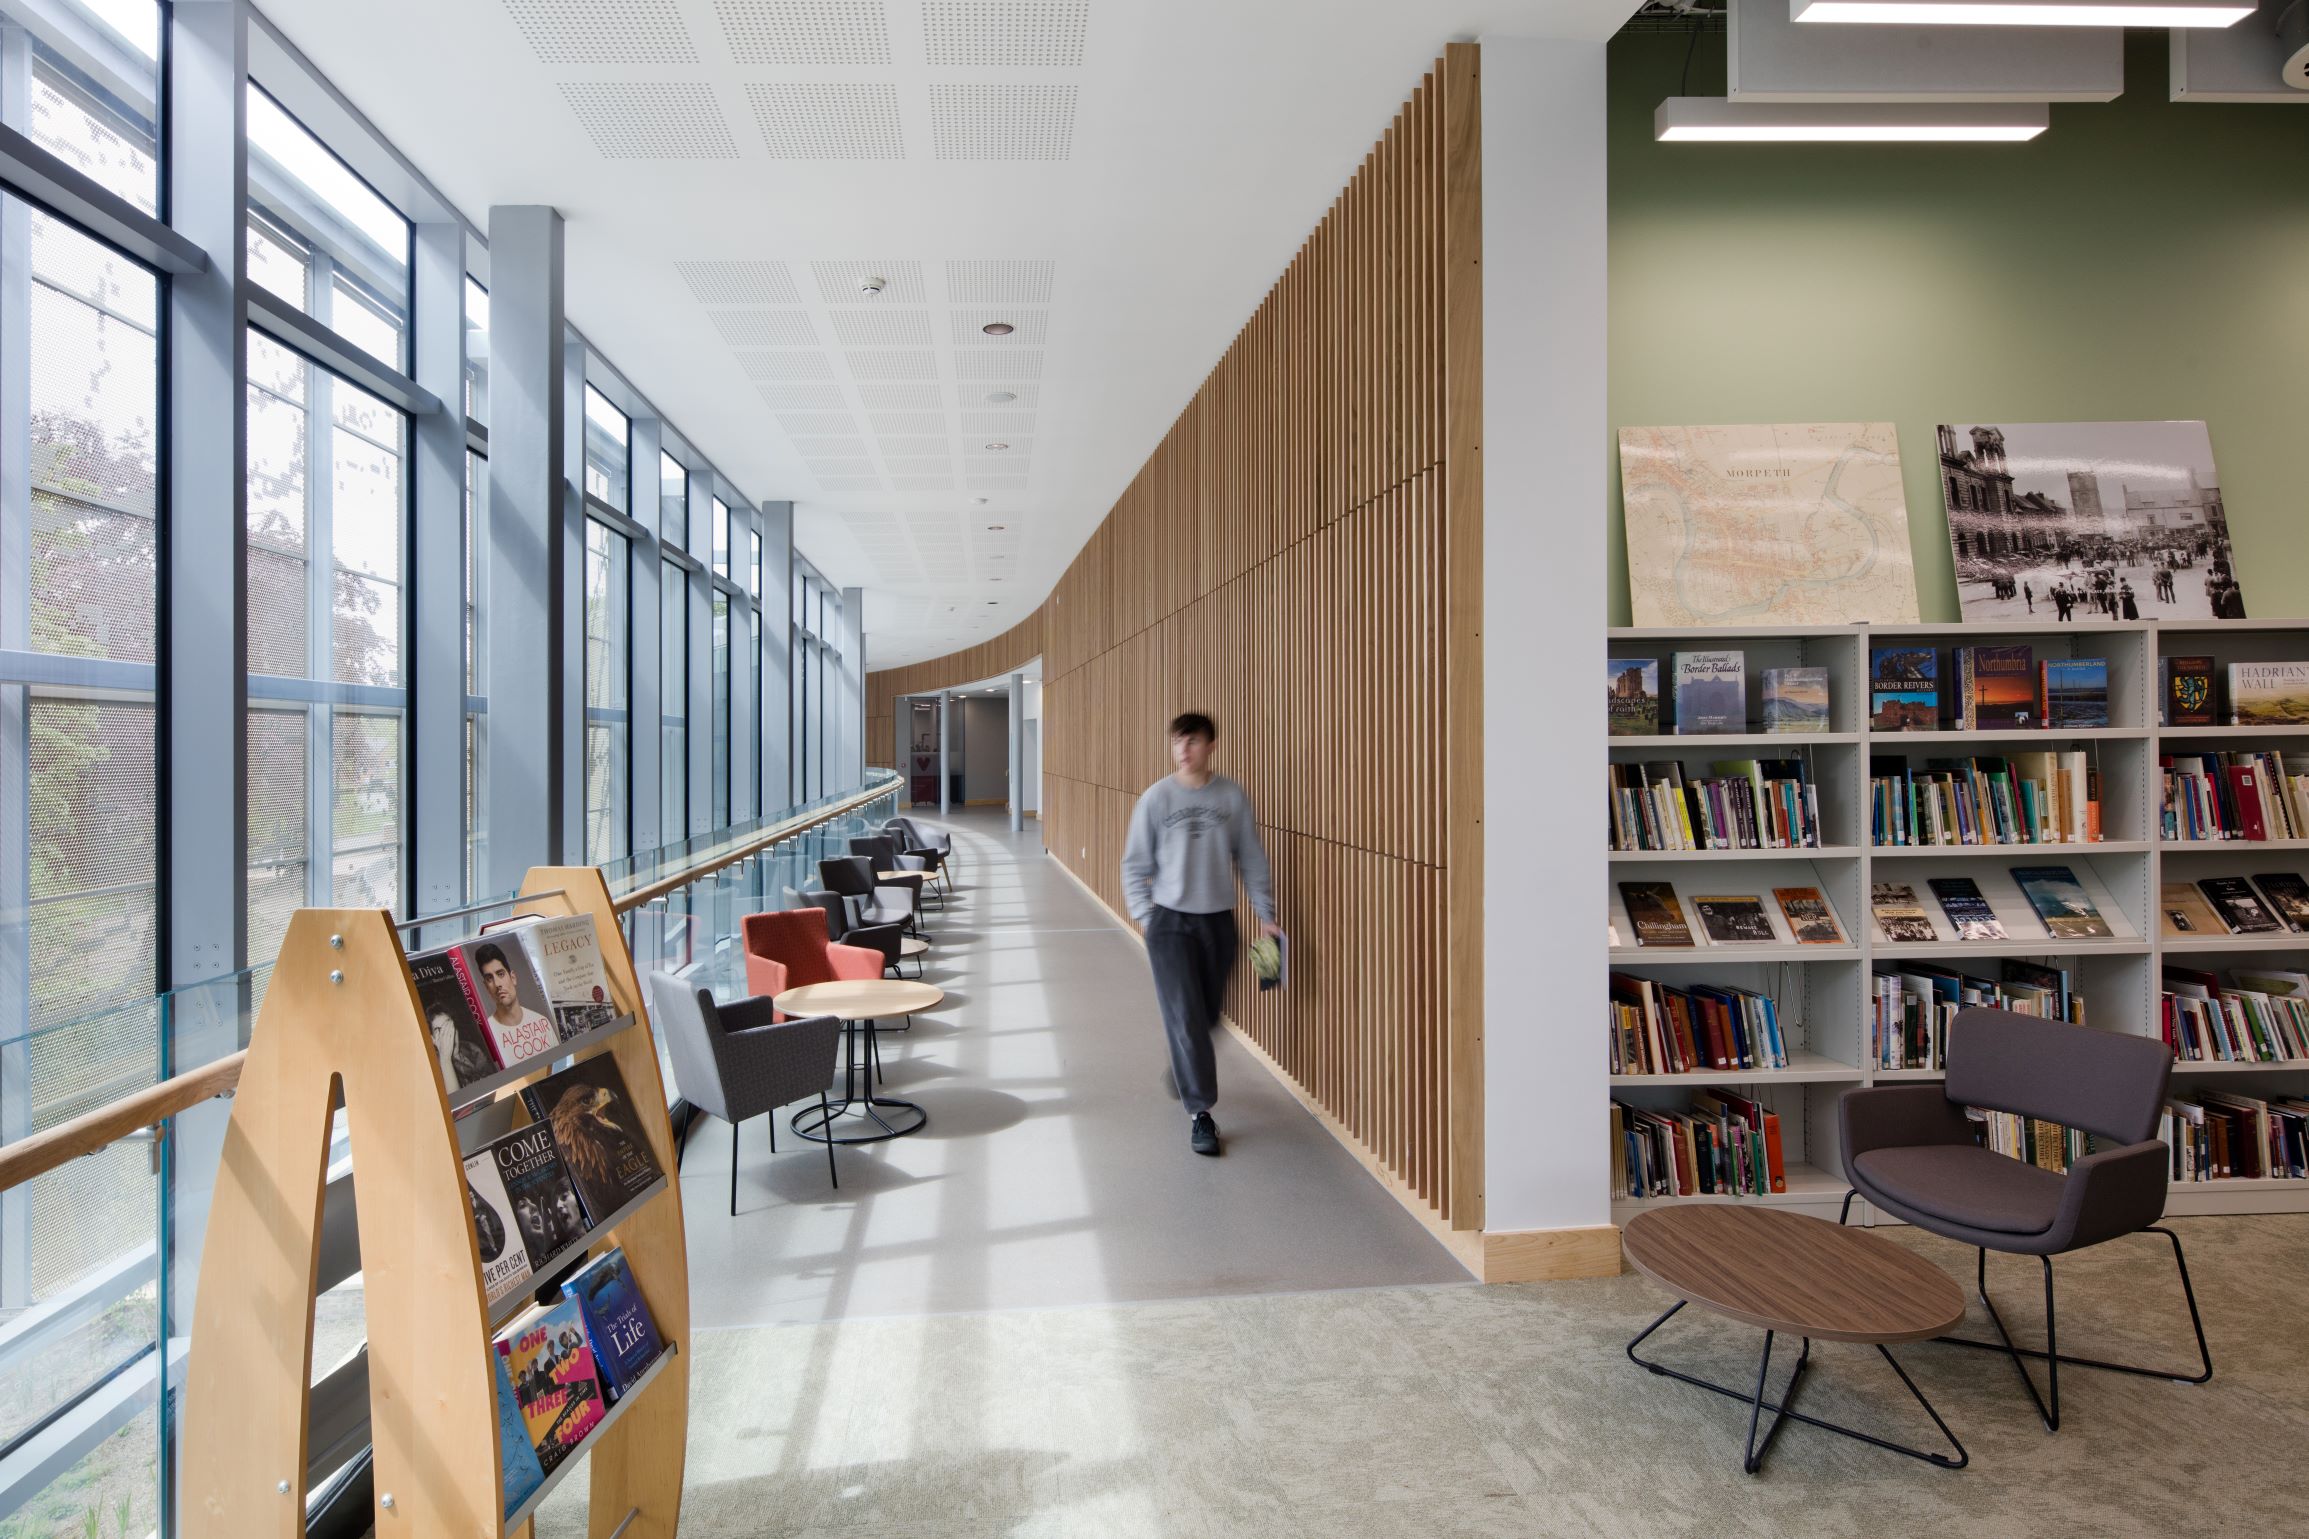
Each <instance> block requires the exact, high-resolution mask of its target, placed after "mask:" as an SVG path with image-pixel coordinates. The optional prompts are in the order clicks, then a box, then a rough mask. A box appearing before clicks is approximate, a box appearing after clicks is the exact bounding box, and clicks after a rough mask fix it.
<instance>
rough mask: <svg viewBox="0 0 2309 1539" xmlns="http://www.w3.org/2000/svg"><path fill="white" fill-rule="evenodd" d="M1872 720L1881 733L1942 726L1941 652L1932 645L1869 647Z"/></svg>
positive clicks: (1931, 730)
mask: <svg viewBox="0 0 2309 1539" xmlns="http://www.w3.org/2000/svg"><path fill="white" fill-rule="evenodd" d="M1868 722H1869V725H1870V726H1872V727H1874V728H1875V729H1876V730H1877V731H1878V732H1934V731H1937V730H1939V727H1940V654H1939V653H1938V652H1936V651H1934V650H1933V649H1932V648H1931V647H1871V648H1869V649H1868Z"/></svg>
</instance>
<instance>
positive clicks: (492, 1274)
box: [465, 1149, 530, 1304]
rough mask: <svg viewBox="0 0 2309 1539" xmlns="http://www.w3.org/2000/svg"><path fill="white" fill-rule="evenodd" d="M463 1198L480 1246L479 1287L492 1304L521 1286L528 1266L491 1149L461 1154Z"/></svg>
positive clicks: (510, 1206)
mask: <svg viewBox="0 0 2309 1539" xmlns="http://www.w3.org/2000/svg"><path fill="white" fill-rule="evenodd" d="M465 1199H466V1201H467V1202H469V1203H471V1204H472V1206H473V1237H474V1239H475V1240H477V1241H479V1242H480V1246H481V1288H482V1291H483V1292H484V1293H486V1294H488V1295H489V1302H490V1303H492V1304H494V1303H496V1302H497V1301H498V1300H499V1299H501V1298H503V1297H505V1296H506V1295H507V1294H509V1293H511V1292H512V1291H513V1290H514V1289H516V1288H518V1287H520V1286H521V1284H522V1282H523V1281H524V1280H525V1279H526V1278H527V1277H528V1276H529V1272H530V1267H529V1247H528V1245H527V1244H526V1243H524V1242H523V1240H522V1237H521V1221H520V1220H519V1219H517V1218H516V1217H514V1214H513V1200H512V1198H510V1197H508V1196H507V1195H506V1193H505V1179H504V1177H503V1176H501V1175H499V1174H498V1170H497V1156H496V1154H495V1152H494V1151H493V1150H490V1149H483V1150H480V1151H479V1152H477V1153H474V1154H468V1155H466V1156H465Z"/></svg>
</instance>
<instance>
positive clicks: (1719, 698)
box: [1675, 652, 1748, 736]
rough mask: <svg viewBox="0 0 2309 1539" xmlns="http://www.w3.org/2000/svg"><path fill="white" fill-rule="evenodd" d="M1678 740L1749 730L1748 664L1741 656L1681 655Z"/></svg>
mask: <svg viewBox="0 0 2309 1539" xmlns="http://www.w3.org/2000/svg"><path fill="white" fill-rule="evenodd" d="M1675 670H1676V732H1677V734H1678V735H1679V736H1688V735H1690V734H1692V733H1706V732H1745V731H1747V730H1748V660H1747V655H1746V654H1745V653H1741V652H1678V653H1676V654H1675Z"/></svg>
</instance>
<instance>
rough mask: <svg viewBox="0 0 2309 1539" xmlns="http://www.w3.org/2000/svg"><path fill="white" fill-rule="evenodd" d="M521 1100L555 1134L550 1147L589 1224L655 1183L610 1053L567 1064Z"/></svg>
mask: <svg viewBox="0 0 2309 1539" xmlns="http://www.w3.org/2000/svg"><path fill="white" fill-rule="evenodd" d="M521 1099H522V1102H523V1104H525V1105H526V1106H527V1107H528V1108H529V1115H531V1116H532V1117H535V1118H536V1119H537V1121H538V1124H539V1125H541V1126H544V1127H548V1128H551V1129H552V1130H553V1147H554V1148H556V1149H558V1150H559V1151H560V1152H561V1163H562V1165H563V1167H564V1168H565V1169H567V1170H568V1172H569V1179H570V1180H571V1181H572V1182H574V1183H575V1184H576V1186H577V1195H578V1196H579V1197H580V1198H581V1199H582V1200H583V1201H584V1203H585V1212H586V1215H587V1217H586V1222H587V1224H588V1225H589V1226H598V1225H600V1224H602V1223H605V1222H606V1221H607V1220H608V1219H609V1217H610V1215H611V1214H613V1213H615V1212H616V1211H617V1210H618V1209H620V1208H622V1207H624V1206H625V1205H626V1204H627V1203H629V1202H631V1201H633V1199H634V1198H636V1197H639V1196H640V1195H641V1194H642V1193H643V1192H645V1191H647V1190H649V1188H650V1186H651V1185H652V1184H653V1183H654V1182H655V1181H656V1180H657V1179H658V1175H659V1171H658V1164H657V1160H656V1158H655V1157H654V1156H652V1155H651V1153H650V1152H649V1142H648V1140H646V1139H645V1138H643V1137H642V1132H641V1123H640V1120H639V1119H638V1118H637V1117H636V1116H635V1115H634V1105H633V1097H632V1096H631V1095H629V1094H628V1093H627V1091H626V1088H625V1076H624V1075H622V1074H620V1073H618V1072H617V1060H616V1059H615V1058H613V1057H611V1056H610V1055H609V1054H607V1053H596V1054H595V1055H594V1056H593V1057H591V1058H587V1059H584V1060H582V1061H580V1062H577V1063H573V1064H571V1065H570V1066H569V1067H568V1068H566V1069H563V1070H562V1071H561V1072H560V1073H559V1074H556V1075H554V1076H552V1077H551V1078H549V1079H544V1080H540V1081H538V1082H537V1083H536V1084H534V1085H531V1086H529V1087H528V1088H527V1089H525V1090H523V1091H522V1092H521Z"/></svg>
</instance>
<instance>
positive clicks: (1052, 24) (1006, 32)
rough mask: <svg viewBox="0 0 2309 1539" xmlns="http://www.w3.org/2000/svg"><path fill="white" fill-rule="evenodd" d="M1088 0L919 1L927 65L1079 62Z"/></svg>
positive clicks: (1087, 19) (1063, 65)
mask: <svg viewBox="0 0 2309 1539" xmlns="http://www.w3.org/2000/svg"><path fill="white" fill-rule="evenodd" d="M1089 23H1090V0H922V44H923V52H924V55H925V57H926V58H927V59H928V61H929V62H930V63H932V64H952V65H960V66H964V67H986V66H992V67H994V68H997V69H1010V68H1027V69H1031V68H1036V67H1048V68H1058V69H1064V68H1070V67H1072V66H1074V65H1078V64H1080V63H1081V62H1082V42H1083V33H1084V32H1085V31H1086V30H1088V27H1089Z"/></svg>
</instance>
